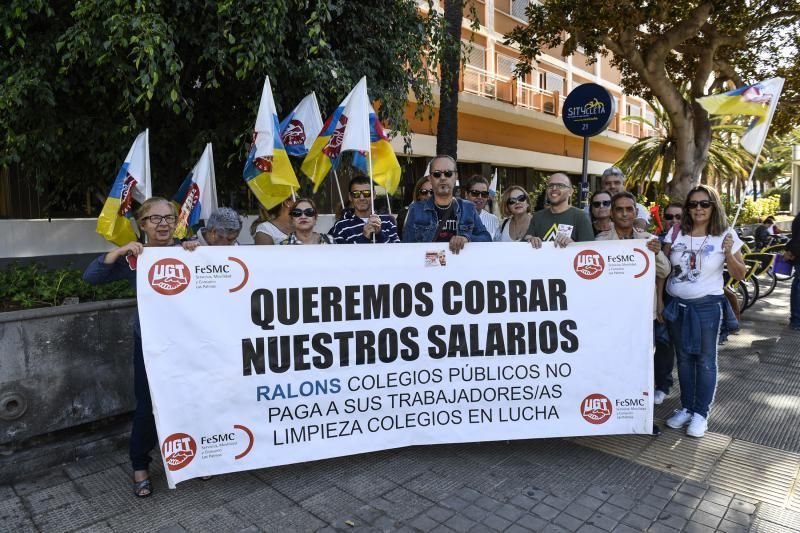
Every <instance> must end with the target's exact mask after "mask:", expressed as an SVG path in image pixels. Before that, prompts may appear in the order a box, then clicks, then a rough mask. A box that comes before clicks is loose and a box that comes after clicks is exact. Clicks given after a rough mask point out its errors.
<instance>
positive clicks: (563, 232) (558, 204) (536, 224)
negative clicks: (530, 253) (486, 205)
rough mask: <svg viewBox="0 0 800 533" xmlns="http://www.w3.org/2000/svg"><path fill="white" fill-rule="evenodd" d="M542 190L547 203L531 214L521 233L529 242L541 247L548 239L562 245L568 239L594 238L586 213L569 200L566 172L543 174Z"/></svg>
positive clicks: (587, 239)
mask: <svg viewBox="0 0 800 533" xmlns="http://www.w3.org/2000/svg"><path fill="white" fill-rule="evenodd" d="M546 194H547V200H548V201H549V204H550V205H549V206H548V207H546V208H545V209H542V210H540V211H536V212H535V213H534V214H533V217H532V218H531V223H530V225H529V226H528V231H527V233H526V234H525V240H526V241H528V242H530V243H531V246H533V247H534V248H541V247H542V242H544V241H548V242H549V241H552V242H554V243H555V245H556V246H558V247H560V248H563V247H565V246H567V245H568V244H570V243H572V242H585V241H593V240H594V230H592V223H591V222H590V221H589V216H588V215H587V214H586V213H584V212H583V211H582V210H581V209H578V208H577V207H572V206H571V205H570V203H569V202H570V197H571V196H572V182H571V181H570V179H569V176H567V175H566V174H564V173H563V172H556V173H555V174H553V175H552V176H550V177H549V178H547V189H546Z"/></svg>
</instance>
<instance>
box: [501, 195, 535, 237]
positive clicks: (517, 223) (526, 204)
mask: <svg viewBox="0 0 800 533" xmlns="http://www.w3.org/2000/svg"><path fill="white" fill-rule="evenodd" d="M500 213H501V214H502V215H503V217H504V218H503V222H502V223H501V224H500V228H498V230H497V233H496V234H495V236H494V240H495V242H516V241H520V240H522V238H523V237H524V236H525V233H526V232H527V231H528V226H529V225H530V223H531V204H530V201H529V199H528V191H526V190H525V189H523V188H522V187H520V186H519V185H512V186H511V187H509V188H507V189H506V190H505V191H503V195H502V196H501V197H500Z"/></svg>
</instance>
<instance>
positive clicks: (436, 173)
mask: <svg viewBox="0 0 800 533" xmlns="http://www.w3.org/2000/svg"><path fill="white" fill-rule="evenodd" d="M456 174H458V172H457V171H455V170H434V171H433V172H431V176H433V177H434V178H441V177H442V176H444V177H445V178H452V177H453V176H455V175H456Z"/></svg>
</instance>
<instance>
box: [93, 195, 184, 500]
mask: <svg viewBox="0 0 800 533" xmlns="http://www.w3.org/2000/svg"><path fill="white" fill-rule="evenodd" d="M136 220H137V221H138V223H139V228H140V229H141V233H142V235H143V236H144V237H145V244H144V245H142V243H139V242H130V243H128V244H126V245H124V246H120V247H119V248H115V249H113V250H111V251H110V252H108V253H106V254H103V255H101V256H100V257H98V258H97V259H95V260H94V261H92V263H91V264H90V265H89V266H88V267H87V268H86V271H85V272H84V273H83V279H84V281H86V282H87V283H91V284H92V285H99V284H101V283H109V282H112V281H118V280H121V279H126V280H128V282H129V283H130V284H131V286H133V287H134V289H135V288H136V258H137V257H138V256H139V255H141V254H142V253H143V252H144V248H145V247H149V246H175V245H177V244H178V243H177V242H176V241H175V239H174V238H173V237H172V232H173V231H174V230H175V224H176V222H177V221H178V216H177V212H176V210H175V206H174V205H173V204H172V202H170V201H169V200H166V199H164V198H157V197H153V198H150V199H148V200H146V201H145V202H144V203H143V204H142V205H141V206H140V207H139V209H138V210H137V211H136ZM133 383H134V393H135V395H136V410H135V411H134V414H133V427H132V428H131V440H130V458H131V463H132V465H133V494H134V495H135V496H137V497H139V498H144V497H147V496H150V494H152V492H153V487H152V485H151V483H150V475H149V473H148V465H149V464H150V461H151V458H150V450H152V449H153V447H154V446H155V445H156V444H157V442H158V438H157V436H156V424H155V419H154V418H153V404H152V402H151V400H150V386H149V385H148V383H147V373H146V372H145V368H144V356H143V354H142V333H141V330H140V328H139V316H138V314H137V315H136V318H135V320H134V323H133Z"/></svg>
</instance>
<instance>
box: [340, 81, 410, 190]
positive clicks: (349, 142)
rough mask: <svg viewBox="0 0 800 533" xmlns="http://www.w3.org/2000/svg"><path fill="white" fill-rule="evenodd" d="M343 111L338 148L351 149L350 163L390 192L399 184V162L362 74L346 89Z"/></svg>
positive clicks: (342, 149)
mask: <svg viewBox="0 0 800 533" xmlns="http://www.w3.org/2000/svg"><path fill="white" fill-rule="evenodd" d="M344 115H345V116H346V117H347V127H346V128H345V130H344V135H343V138H342V147H341V151H345V150H354V151H355V152H356V154H355V156H354V157H353V165H354V166H355V167H357V168H359V169H360V170H361V171H362V172H364V173H365V174H367V175H369V176H370V177H371V178H372V180H373V181H374V182H375V183H377V184H378V185H380V186H382V187H383V188H384V189H386V191H387V192H388V193H389V194H394V192H395V191H396V190H397V187H398V185H400V163H399V162H398V161H397V156H396V155H394V150H393V149H392V145H391V144H390V143H389V138H388V137H387V136H386V133H385V132H384V131H383V125H382V124H381V121H380V120H378V115H377V114H376V113H375V108H373V107H372V104H371V103H370V99H369V95H368V92H367V78H366V76H365V77H363V78H361V80H359V82H358V84H357V85H356V86H355V88H354V89H353V90H352V91H351V92H350V97H349V101H348V102H347V106H346V107H345V110H344ZM370 163H371V164H372V168H371V169H370V168H369V167H370Z"/></svg>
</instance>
